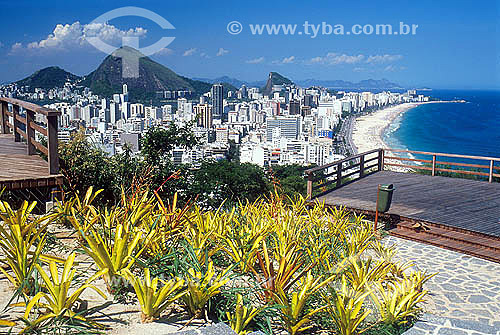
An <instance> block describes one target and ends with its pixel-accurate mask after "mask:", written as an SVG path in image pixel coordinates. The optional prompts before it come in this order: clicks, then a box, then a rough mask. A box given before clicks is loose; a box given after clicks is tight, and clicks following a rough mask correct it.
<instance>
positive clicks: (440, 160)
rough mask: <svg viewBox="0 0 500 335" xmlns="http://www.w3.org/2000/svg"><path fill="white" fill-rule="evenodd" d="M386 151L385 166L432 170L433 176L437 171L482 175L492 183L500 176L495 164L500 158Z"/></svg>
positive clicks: (499, 170)
mask: <svg viewBox="0 0 500 335" xmlns="http://www.w3.org/2000/svg"><path fill="white" fill-rule="evenodd" d="M385 152H386V153H385V155H384V157H385V161H384V166H394V167H399V168H405V169H412V170H427V171H430V174H431V175H432V176H435V175H436V173H437V172H450V173H456V174H464V175H472V176H481V177H486V178H487V179H488V182H490V183H491V182H493V177H498V178H500V166H496V165H495V163H500V158H495V157H483V156H470V155H457V154H445V153H437V152H426V151H411V150H397V149H385ZM391 152H392V153H399V154H412V155H418V156H429V157H428V159H419V158H409V157H401V156H396V155H390V154H389V153H391ZM446 158H458V159H460V160H461V161H476V162H472V163H464V162H461V161H452V160H450V159H446ZM394 161H397V163H394ZM484 161H486V164H478V163H477V162H484ZM406 162H413V163H414V164H405V163H406ZM416 163H418V164H420V165H418V164H416ZM447 166H449V167H450V168H448V167H447ZM453 167H455V168H453ZM457 167H458V168H457ZM472 169H476V170H472ZM495 171H498V172H499V173H495Z"/></svg>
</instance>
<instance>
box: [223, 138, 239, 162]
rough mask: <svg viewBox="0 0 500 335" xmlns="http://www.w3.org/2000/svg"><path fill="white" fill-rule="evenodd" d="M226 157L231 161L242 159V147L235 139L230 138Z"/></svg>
mask: <svg viewBox="0 0 500 335" xmlns="http://www.w3.org/2000/svg"><path fill="white" fill-rule="evenodd" d="M226 159H227V160H228V161H230V162H232V161H236V162H239V161H240V147H239V146H238V145H237V144H236V142H234V141H233V140H229V149H228V150H227V153H226Z"/></svg>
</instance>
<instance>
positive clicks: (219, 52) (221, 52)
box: [217, 48, 229, 57]
mask: <svg viewBox="0 0 500 335" xmlns="http://www.w3.org/2000/svg"><path fill="white" fill-rule="evenodd" d="M227 53H229V50H226V49H224V48H219V51H217V57H219V56H224V55H225V54H227Z"/></svg>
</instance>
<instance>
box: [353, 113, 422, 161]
mask: <svg viewBox="0 0 500 335" xmlns="http://www.w3.org/2000/svg"><path fill="white" fill-rule="evenodd" d="M420 104H422V103H404V104H401V105H397V106H391V107H388V108H384V109H381V110H379V111H376V112H374V113H371V114H368V115H364V116H361V117H359V118H357V119H356V120H355V121H354V126H353V131H352V143H353V144H354V146H355V147H356V150H357V152H359V153H361V152H365V151H369V150H373V149H378V148H388V146H387V144H386V143H385V142H384V141H383V139H382V134H383V131H384V129H385V128H386V127H388V126H389V125H390V124H391V122H392V121H394V119H395V118H396V117H398V116H399V115H401V114H403V113H404V112H406V111H408V110H409V109H411V108H414V107H417V106H418V105H420Z"/></svg>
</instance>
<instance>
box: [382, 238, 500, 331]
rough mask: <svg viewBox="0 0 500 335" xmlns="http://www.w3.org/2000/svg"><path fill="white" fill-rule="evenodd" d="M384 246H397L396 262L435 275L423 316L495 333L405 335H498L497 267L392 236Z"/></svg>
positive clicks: (499, 294) (499, 283) (499, 296)
mask: <svg viewBox="0 0 500 335" xmlns="http://www.w3.org/2000/svg"><path fill="white" fill-rule="evenodd" d="M384 243H388V244H395V245H396V246H397V249H398V253H397V256H396V257H397V260H399V261H411V262H413V264H414V268H415V269H416V270H422V271H427V272H428V273H435V272H438V274H437V275H436V276H434V277H433V278H431V279H430V280H429V282H427V284H426V288H427V289H428V290H429V291H430V292H431V294H430V296H429V298H428V302H427V303H426V304H425V305H424V310H425V312H427V313H429V314H432V315H434V316H437V317H441V318H443V319H436V320H441V321H442V320H447V321H449V322H452V321H453V322H455V321H454V320H459V321H465V322H467V321H470V324H476V323H477V324H481V325H484V326H490V327H491V328H488V331H495V332H493V333H491V332H478V331H475V332H472V331H474V328H471V329H467V328H464V330H463V332H458V331H457V332H448V333H446V330H443V331H441V330H439V332H434V330H436V327H434V330H430V329H428V330H427V332H423V333H422V332H420V333H417V332H415V333H408V334H495V335H496V334H497V332H496V331H497V330H500V264H498V263H493V262H489V261H486V260H483V259H480V258H476V257H472V256H467V255H464V254H461V253H457V252H453V251H450V250H446V249H442V248H438V247H434V246H431V245H427V244H422V243H418V242H413V241H408V240H403V239H400V238H396V237H393V236H389V237H386V238H385V239H384ZM436 320H434V321H435V325H437V326H439V327H441V326H443V325H444V321H443V322H440V321H439V322H438V321H436ZM453 322H452V323H453ZM459 323H460V322H458V324H459ZM427 324H429V322H427ZM447 324H448V323H447ZM455 324H457V322H455ZM470 324H469V325H470ZM439 327H438V328H439ZM441 328H442V329H446V327H441ZM441 328H439V329H441ZM455 328H457V327H455ZM417 330H419V329H418V324H417V327H416V328H415V331H417ZM499 334H500V332H499Z"/></svg>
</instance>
